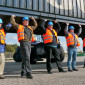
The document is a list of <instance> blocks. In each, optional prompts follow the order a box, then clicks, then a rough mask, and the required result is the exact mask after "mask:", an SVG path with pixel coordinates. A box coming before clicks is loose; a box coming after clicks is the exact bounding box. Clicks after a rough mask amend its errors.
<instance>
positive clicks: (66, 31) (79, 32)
mask: <svg viewBox="0 0 85 85" xmlns="http://www.w3.org/2000/svg"><path fill="white" fill-rule="evenodd" d="M64 32H65V36H66V37H68V33H69V32H68V25H67V26H66V28H65V30H64ZM81 32H82V27H79V30H78V33H76V34H77V35H78V36H79V35H80V34H81ZM71 34H72V35H73V36H74V39H75V43H74V45H70V46H69V47H72V48H74V47H76V46H77V39H76V38H75V33H71Z"/></svg>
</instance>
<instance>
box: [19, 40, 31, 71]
mask: <svg viewBox="0 0 85 85" xmlns="http://www.w3.org/2000/svg"><path fill="white" fill-rule="evenodd" d="M20 52H21V56H22V71H23V72H26V73H30V72H31V67H30V53H31V43H30V42H25V41H23V42H21V43H20Z"/></svg>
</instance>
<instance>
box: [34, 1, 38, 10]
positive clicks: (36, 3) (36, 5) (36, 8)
mask: <svg viewBox="0 0 85 85" xmlns="http://www.w3.org/2000/svg"><path fill="white" fill-rule="evenodd" d="M33 10H36V11H38V0H33Z"/></svg>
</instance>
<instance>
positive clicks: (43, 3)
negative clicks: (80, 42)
mask: <svg viewBox="0 0 85 85" xmlns="http://www.w3.org/2000/svg"><path fill="white" fill-rule="evenodd" d="M0 5H1V6H8V7H14V8H20V9H26V10H33V11H38V12H44V13H52V14H57V15H64V16H70V17H77V18H85V0H0Z"/></svg>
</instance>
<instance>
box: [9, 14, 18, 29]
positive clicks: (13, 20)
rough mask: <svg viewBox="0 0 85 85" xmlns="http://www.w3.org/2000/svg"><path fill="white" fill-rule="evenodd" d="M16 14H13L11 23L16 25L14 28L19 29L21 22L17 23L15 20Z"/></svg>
mask: <svg viewBox="0 0 85 85" xmlns="http://www.w3.org/2000/svg"><path fill="white" fill-rule="evenodd" d="M15 17H16V16H15V15H12V16H11V18H10V23H11V24H12V26H13V27H14V29H16V30H17V29H18V27H19V24H17V23H16V22H15Z"/></svg>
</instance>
